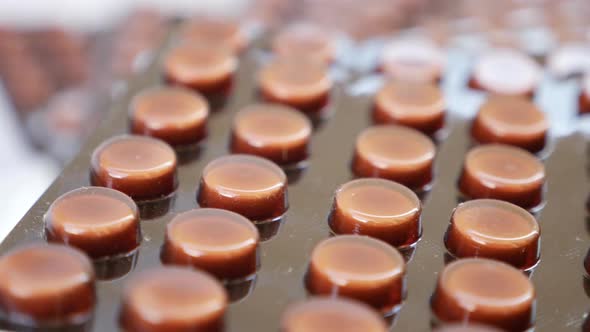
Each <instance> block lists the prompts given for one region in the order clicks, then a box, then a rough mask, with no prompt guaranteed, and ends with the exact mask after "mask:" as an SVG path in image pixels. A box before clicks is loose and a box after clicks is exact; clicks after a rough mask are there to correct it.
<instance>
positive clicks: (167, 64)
mask: <svg viewBox="0 0 590 332" xmlns="http://www.w3.org/2000/svg"><path fill="white" fill-rule="evenodd" d="M237 67H238V60H237V58H236V57H235V56H234V55H233V53H232V52H231V51H230V50H229V49H228V48H226V47H225V46H224V45H222V44H220V43H185V44H182V45H178V46H176V47H174V48H173V49H172V50H170V52H169V53H168V55H167V56H166V59H165V60H164V72H165V75H166V79H167V80H168V81H169V82H170V83H172V84H177V85H180V86H184V87H187V88H190V89H193V90H196V91H199V92H201V93H203V94H205V95H207V96H208V95H212V94H227V93H228V92H229V90H230V88H231V84H232V80H233V76H234V73H235V71H236V70H237Z"/></svg>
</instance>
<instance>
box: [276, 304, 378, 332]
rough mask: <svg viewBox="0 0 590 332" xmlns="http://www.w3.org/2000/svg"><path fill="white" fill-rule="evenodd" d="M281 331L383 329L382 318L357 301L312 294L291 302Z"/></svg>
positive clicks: (354, 331)
mask: <svg viewBox="0 0 590 332" xmlns="http://www.w3.org/2000/svg"><path fill="white" fill-rule="evenodd" d="M280 331H281V332H360V331H363V332H386V331H387V327H386V326H385V321H384V320H383V318H382V317H381V316H380V315H379V314H378V313H377V312H375V311H374V310H373V309H371V308H370V307H369V306H366V305H364V304H362V303H360V302H357V301H352V300H348V299H343V298H328V297H314V298H312V299H310V300H307V301H304V302H299V303H296V304H292V305H290V306H289V307H288V308H287V310H286V311H285V313H283V316H282V318H281V328H280Z"/></svg>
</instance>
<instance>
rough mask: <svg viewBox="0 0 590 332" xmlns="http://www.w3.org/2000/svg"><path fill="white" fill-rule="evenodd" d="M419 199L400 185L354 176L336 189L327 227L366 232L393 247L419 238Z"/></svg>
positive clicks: (350, 232) (365, 233)
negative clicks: (354, 178)
mask: <svg viewBox="0 0 590 332" xmlns="http://www.w3.org/2000/svg"><path fill="white" fill-rule="evenodd" d="M421 210H422V208H421V204H420V199H419V198H418V196H416V194H415V193H414V192H412V191H411V190H410V189H408V188H406V187H404V186H403V185H401V184H399V183H397V182H393V181H389V180H384V179H357V180H353V181H350V182H347V183H345V184H344V185H342V186H341V187H340V188H338V190H337V191H336V195H335V197H334V203H333V205H332V212H331V213H330V217H329V223H330V228H331V229H332V231H333V232H334V233H336V234H359V235H368V236H371V237H374V238H377V239H380V240H383V241H385V242H387V243H389V244H391V245H393V246H395V247H407V246H411V245H413V244H415V243H416V242H417V241H418V239H419V238H420V234H421V232H422V226H421V222H420V213H421Z"/></svg>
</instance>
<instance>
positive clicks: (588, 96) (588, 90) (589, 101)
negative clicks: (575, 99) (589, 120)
mask: <svg viewBox="0 0 590 332" xmlns="http://www.w3.org/2000/svg"><path fill="white" fill-rule="evenodd" d="M578 112H579V113H580V114H585V113H590V74H586V76H585V78H584V81H583V83H582V91H581V92H580V97H579V109H578Z"/></svg>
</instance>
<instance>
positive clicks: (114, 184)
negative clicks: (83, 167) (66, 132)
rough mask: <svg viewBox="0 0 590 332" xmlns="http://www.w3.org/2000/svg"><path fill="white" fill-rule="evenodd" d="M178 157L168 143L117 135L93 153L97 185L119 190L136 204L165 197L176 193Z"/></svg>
mask: <svg viewBox="0 0 590 332" xmlns="http://www.w3.org/2000/svg"><path fill="white" fill-rule="evenodd" d="M176 165H177V160H176V154H175V153H174V150H173V149H172V148H171V147H170V146H169V145H168V144H166V143H165V142H163V141H161V140H158V139H154V138H151V137H146V136H137V135H122V136H115V137H113V138H111V139H109V140H107V141H105V142H103V143H102V144H101V145H99V146H98V147H97V148H96V149H95V150H94V152H93V153H92V160H91V170H90V179H91V183H92V184H93V185H95V186H102V187H108V188H112V189H115V190H119V191H121V192H123V193H125V194H127V195H129V196H130V197H131V198H133V199H134V200H135V201H150V200H157V199H162V198H165V197H167V196H169V195H171V194H172V193H174V191H175V190H176V187H177V180H176Z"/></svg>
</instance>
